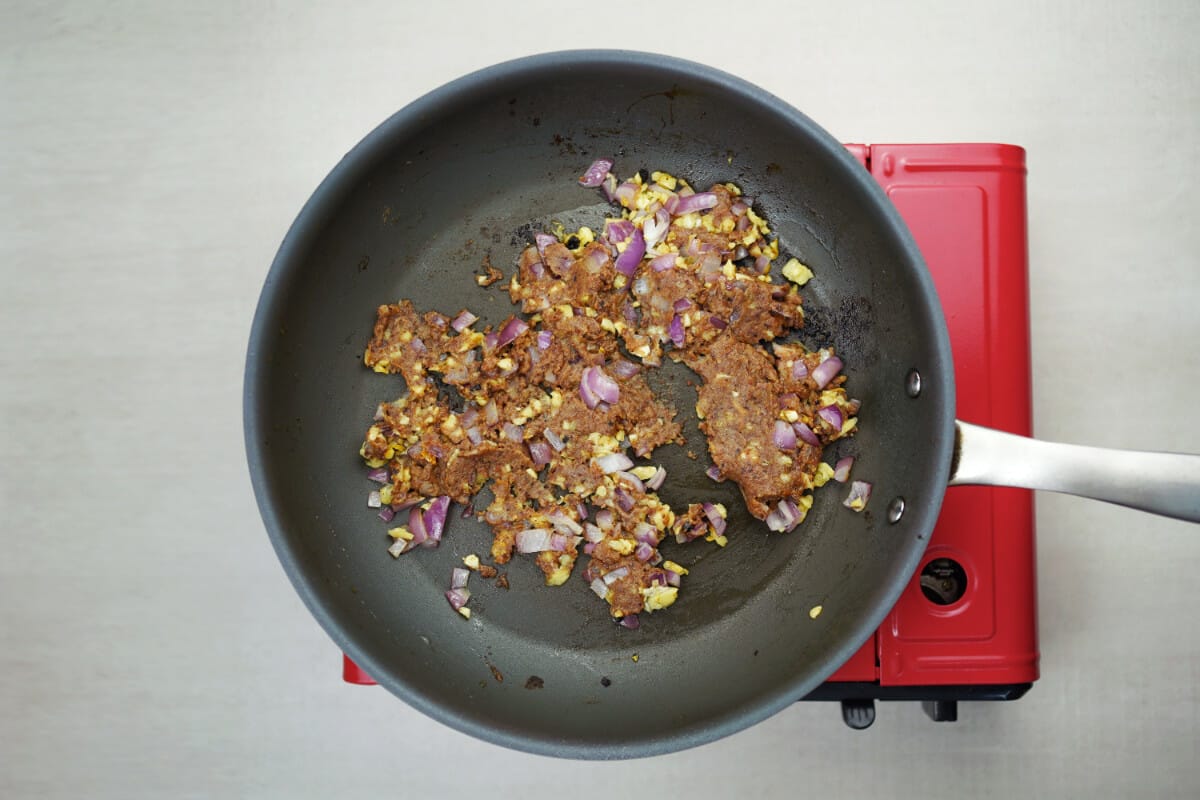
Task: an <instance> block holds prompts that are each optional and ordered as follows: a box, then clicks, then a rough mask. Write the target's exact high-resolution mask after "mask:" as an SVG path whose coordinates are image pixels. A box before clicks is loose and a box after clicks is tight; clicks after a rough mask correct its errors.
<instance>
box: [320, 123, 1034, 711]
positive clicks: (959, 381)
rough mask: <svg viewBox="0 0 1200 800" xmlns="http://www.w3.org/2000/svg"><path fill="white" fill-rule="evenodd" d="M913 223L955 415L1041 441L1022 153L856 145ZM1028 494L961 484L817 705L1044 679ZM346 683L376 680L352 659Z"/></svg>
mask: <svg viewBox="0 0 1200 800" xmlns="http://www.w3.org/2000/svg"><path fill="white" fill-rule="evenodd" d="M847 147H848V148H849V150H850V151H851V153H852V154H853V155H854V156H855V157H856V158H858V160H859V161H860V162H861V163H862V164H863V166H864V167H865V168H866V169H868V170H870V172H871V174H872V175H873V176H874V177H875V179H876V180H877V181H878V182H879V183H880V185H881V186H882V187H883V188H884V190H885V191H886V192H887V194H888V197H889V198H890V199H891V200H892V202H893V203H895V204H896V207H897V209H898V210H899V211H900V214H901V215H902V216H903V217H904V219H905V221H906V222H907V223H908V226H909V229H910V230H911V231H912V234H913V237H914V238H915V239H916V242H917V245H918V246H919V247H920V249H921V252H922V254H923V255H924V257H925V261H926V263H927V264H928V266H929V270H930V272H931V273H932V275H933V279H934V283H935V284H936V286H937V290H938V295H939V297H940V299H941V302H942V307H943V310H944V312H945V314H946V323H947V325H948V327H949V330H950V344H951V348H952V350H953V354H954V367H955V382H956V385H957V414H958V417H959V419H962V420H964V421H966V422H974V423H978V424H980V425H986V426H989V427H993V428H998V429H1000V430H1005V431H1010V432H1012V433H1018V434H1023V435H1029V434H1030V433H1031V432H1032V430H1031V429H1032V421H1031V387H1030V362H1029V302H1028V286H1027V262H1028V255H1027V236H1026V213H1025V210H1026V206H1025V151H1024V150H1022V149H1021V148H1019V147H1015V146H1012V145H1001V144H899V145H856V144H852V145H847ZM1034 559H1035V547H1034V515H1033V497H1032V493H1031V492H1029V491H1026V490H1022V489H1002V488H991V487H982V486H980V487H975V486H970V487H954V488H951V489H949V490H948V491H947V492H946V499H945V502H944V504H943V506H942V512H941V515H940V516H939V518H938V522H937V526H936V527H935V528H934V532H933V536H932V537H931V538H930V543H929V548H928V551H927V552H926V555H925V558H924V559H923V560H922V562H921V567H920V568H919V569H918V571H917V574H916V575H914V576H913V578H912V581H911V582H910V583H909V585H908V587H907V588H906V589H905V590H904V593H903V594H902V595H901V597H900V600H899V601H898V602H897V603H896V606H895V607H894V608H893V609H892V611H891V613H889V614H888V616H887V619H886V620H885V621H884V624H883V625H882V626H881V627H880V628H879V630H878V631H876V633H875V635H874V636H872V637H871V639H870V640H869V641H867V642H866V644H864V645H863V647H862V648H861V649H860V650H859V651H858V652H857V653H856V654H855V655H854V656H852V657H851V658H850V659H849V660H848V661H847V662H846V663H845V664H844V665H843V666H842V667H841V668H840V669H839V670H838V671H837V672H836V673H835V674H834V675H833V676H832V677H831V678H830V679H829V681H828V682H826V683H825V684H824V685H823V686H821V687H820V688H819V689H818V690H817V691H815V692H813V694H812V695H810V696H809V697H808V698H806V699H809V700H840V701H841V702H842V709H843V716H844V718H845V720H846V722H847V724H850V725H851V726H852V727H860V728H861V727H866V726H867V725H870V724H871V722H872V721H873V719H874V700H876V699H879V700H920V701H924V702H925V708H926V711H927V712H928V713H929V714H930V716H931V717H933V718H934V719H936V720H953V719H954V718H956V715H957V708H956V706H955V703H956V702H957V701H958V700H972V699H979V700H1007V699H1015V698H1017V697H1020V696H1021V695H1023V694H1024V693H1025V691H1027V690H1028V689H1029V687H1030V685H1031V684H1032V683H1033V681H1035V680H1037V678H1038V640H1037V594H1036V587H1037V582H1036V575H1035V560H1034ZM343 678H344V679H345V680H346V681H347V682H350V683H362V684H370V683H373V681H372V680H371V679H370V677H369V676H367V675H366V673H364V672H362V670H360V669H359V668H358V667H357V666H356V665H355V664H354V663H353V662H352V661H350V659H348V658H346V659H345V661H344V669H343Z"/></svg>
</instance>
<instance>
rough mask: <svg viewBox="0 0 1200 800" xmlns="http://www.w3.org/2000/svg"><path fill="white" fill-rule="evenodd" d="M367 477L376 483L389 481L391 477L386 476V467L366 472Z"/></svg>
mask: <svg viewBox="0 0 1200 800" xmlns="http://www.w3.org/2000/svg"><path fill="white" fill-rule="evenodd" d="M367 478H368V479H369V480H373V481H375V482H376V483H391V478H389V477H388V470H387V467H378V468H376V469H373V470H371V471H370V472H368V473H367Z"/></svg>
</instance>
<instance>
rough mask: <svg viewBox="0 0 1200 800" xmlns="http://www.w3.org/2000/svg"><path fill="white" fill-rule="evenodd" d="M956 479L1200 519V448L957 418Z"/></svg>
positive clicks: (955, 483)
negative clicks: (1076, 437)
mask: <svg viewBox="0 0 1200 800" xmlns="http://www.w3.org/2000/svg"><path fill="white" fill-rule="evenodd" d="M955 427H956V432H955V443H954V447H955V454H954V456H955V457H954V466H953V468H952V469H951V475H950V485H951V486H962V485H969V484H984V485H987V486H1016V487H1020V488H1023V489H1045V490H1047V491H1051V492H1064V493H1066V494H1074V495H1079V496H1080V497H1090V498H1092V499H1094V500H1104V501H1105V502H1109V503H1116V504H1117V505H1122V506H1128V507H1129V508H1136V509H1139V510H1141V511H1149V512H1150V513H1152V514H1161V515H1162V516H1164V517H1174V518H1175V519H1183V520H1188V521H1190V522H1200V455H1184V454H1181V453H1151V452H1144V451H1138V450H1110V449H1105V448H1101V447H1085V446H1083V445H1077V444H1059V443H1057V442H1043V441H1039V440H1037V439H1029V438H1026V437H1024V436H1016V435H1014V434H1011V433H1004V432H1002V431H997V430H992V429H991V428H982V427H980V426H978V425H972V424H970V423H967V422H961V421H960V422H956V423H955Z"/></svg>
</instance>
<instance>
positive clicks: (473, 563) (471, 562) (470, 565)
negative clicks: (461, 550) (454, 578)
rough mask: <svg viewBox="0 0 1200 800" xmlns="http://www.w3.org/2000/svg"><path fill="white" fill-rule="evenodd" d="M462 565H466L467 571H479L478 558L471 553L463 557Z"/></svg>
mask: <svg viewBox="0 0 1200 800" xmlns="http://www.w3.org/2000/svg"><path fill="white" fill-rule="evenodd" d="M462 561H463V563H464V564H466V565H467V569H479V556H477V555H475V554H474V553H471V554H470V555H466V556H463V560H462Z"/></svg>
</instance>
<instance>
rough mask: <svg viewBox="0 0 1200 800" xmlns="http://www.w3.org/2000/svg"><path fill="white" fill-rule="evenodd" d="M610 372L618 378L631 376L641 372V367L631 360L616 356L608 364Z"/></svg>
mask: <svg viewBox="0 0 1200 800" xmlns="http://www.w3.org/2000/svg"><path fill="white" fill-rule="evenodd" d="M608 368H609V369H610V370H612V373H613V374H614V375H616V376H617V377H618V378H632V377H633V376H634V375H637V374H638V373H639V372H641V367H639V366H638V365H637V364H634V363H633V362H632V361H626V360H625V359H623V358H618V359H616V360H614V361H613V362H612V363H611V364H609V365H608Z"/></svg>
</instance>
